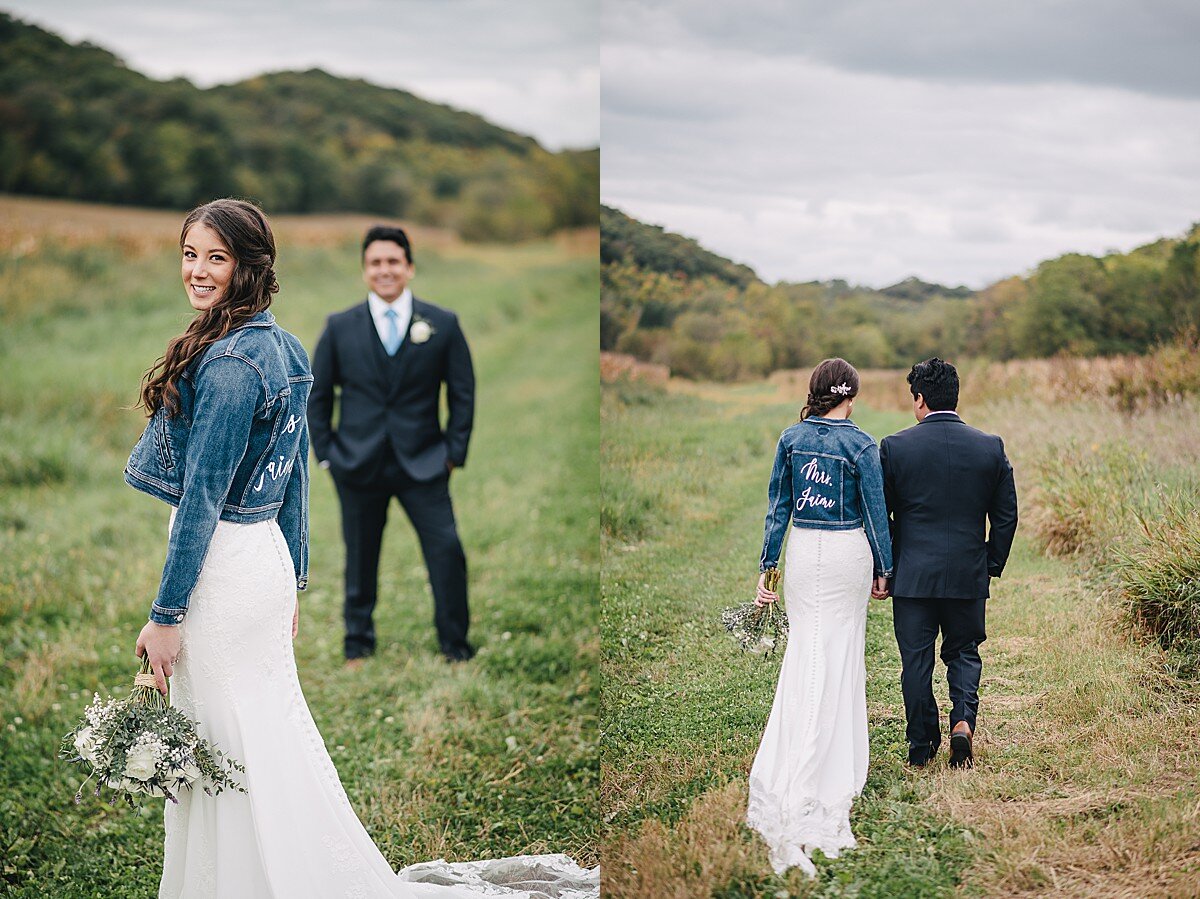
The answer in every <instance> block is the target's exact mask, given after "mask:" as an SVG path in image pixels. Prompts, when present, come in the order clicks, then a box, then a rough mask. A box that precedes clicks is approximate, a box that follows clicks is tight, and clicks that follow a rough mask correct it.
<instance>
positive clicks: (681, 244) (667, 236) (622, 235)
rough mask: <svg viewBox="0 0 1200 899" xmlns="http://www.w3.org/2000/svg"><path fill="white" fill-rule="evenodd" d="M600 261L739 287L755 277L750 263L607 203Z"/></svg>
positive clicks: (602, 214) (602, 220) (602, 221)
mask: <svg viewBox="0 0 1200 899" xmlns="http://www.w3.org/2000/svg"><path fill="white" fill-rule="evenodd" d="M600 262H601V263H602V264H604V265H608V264H610V263H625V264H629V265H636V266H638V267H640V268H642V269H645V270H647V271H652V272H661V273H662V274H665V275H675V274H682V275H686V276H687V277H690V278H695V277H703V276H705V275H711V276H712V277H714V278H716V279H717V280H719V281H724V282H725V283H727V284H734V285H737V286H738V287H745V286H746V285H747V284H749V283H750V282H752V281H757V280H758V276H757V275H756V274H755V273H754V270H753V269H751V268H750V267H749V266H745V265H738V264H737V263H736V262H731V261H729V260H728V259H725V258H724V257H721V256H718V255H717V254H716V253H712V252H710V251H708V250H706V249H704V247H702V246H700V244H699V243H697V242H696V241H694V240H692V239H691V238H690V237H684V236H682V235H680V234H674V233H672V232H670V231H666V230H664V229H663V228H661V227H659V226H658V225H647V224H645V223H644V222H639V221H638V220H637V219H635V218H631V217H629V216H627V215H626V214H625V213H623V212H621V210H619V209H613V208H612V207H610V206H601V207H600Z"/></svg>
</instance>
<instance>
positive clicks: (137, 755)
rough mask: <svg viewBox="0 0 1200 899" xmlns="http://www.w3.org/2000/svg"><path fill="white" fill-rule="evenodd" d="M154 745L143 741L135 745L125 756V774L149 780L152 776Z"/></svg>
mask: <svg viewBox="0 0 1200 899" xmlns="http://www.w3.org/2000/svg"><path fill="white" fill-rule="evenodd" d="M154 768H155V760H154V747H153V746H149V745H147V744H145V743H143V744H141V745H140V746H135V747H133V749H131V750H130V751H129V755H127V756H125V776H126V777H132V778H135V779H137V780H149V779H150V778H152V777H153V776H154Z"/></svg>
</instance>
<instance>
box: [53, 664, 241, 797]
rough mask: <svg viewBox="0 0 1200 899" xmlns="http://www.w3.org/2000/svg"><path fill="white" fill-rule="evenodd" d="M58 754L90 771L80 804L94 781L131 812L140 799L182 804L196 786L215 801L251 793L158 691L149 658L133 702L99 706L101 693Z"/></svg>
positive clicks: (232, 764) (230, 763) (234, 766)
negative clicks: (229, 793)
mask: <svg viewBox="0 0 1200 899" xmlns="http://www.w3.org/2000/svg"><path fill="white" fill-rule="evenodd" d="M59 755H60V757H62V758H65V759H66V760H67V761H69V762H72V763H74V764H79V765H83V766H84V767H86V768H87V769H88V770H89V773H88V776H87V778H86V779H85V780H84V782H83V784H81V785H80V787H79V791H78V792H77V793H76V794H75V801H76V802H77V803H78V802H81V801H83V788H84V786H86V785H87V783H88V781H90V780H91V779H92V778H93V777H95V778H96V788H95V795H97V796H99V795H100V792H101V790H102V788H104V787H106V786H107V787H108V788H109V789H111V790H112V791H113V796H112V801H113V802H116V801H117V799H120V798H124V799H125V800H126V802H128V803H129V804H130V805H133V804H134V798H135V797H141V796H165V797H166V798H167V799H170V800H171V801H172V802H178V801H179V799H178V798H177V796H178V793H179V792H180V791H181V790H187V789H191V788H192V787H193V786H194V785H195V784H196V783H197V782H199V783H201V784H202V785H203V787H204V791H205V792H206V793H208V794H209V795H216V794H218V793H220V792H221V791H222V790H225V789H233V790H237V791H238V792H241V793H244V792H246V790H245V789H244V788H243V787H242V786H241V785H240V784H238V783H236V782H235V781H234V780H233V777H232V773H233V772H234V771H240V772H243V773H244V772H245V770H246V769H245V768H244V767H243V766H242V765H241V764H239V763H238V762H237V761H235V760H234V759H232V758H229V757H227V756H225V754H224V753H222V752H221V750H219V749H216V748H214V747H213V746H212V745H210V744H209V742H208V741H207V740H205V739H204V738H203V737H201V736H200V735H199V733H198V732H197V730H196V722H194V721H193V720H192V719H190V718H188V717H187V715H185V714H183V712H181V711H179V709H177V708H175V707H173V706H172V705H171V704H170V702H169V700H168V698H167V697H166V696H164V695H163V694H162V693H159V692H158V688H157V687H156V686H155V682H154V675H153V673H152V672H151V670H150V660H149V659H148V658H147V657H145V656H143V658H142V664H141V670H140V671H139V672H138V674H137V676H136V677H135V678H134V680H133V689H132V690H130V692H129V696H127V697H126V698H125V699H113V698H111V697H110V698H109V699H106V700H101V699H100V695H99V694H95V697H94V699H93V700H92V704H91V705H90V706H88V707H87V708H86V709H84V712H83V719H82V720H81V721H80V722H79V724H77V725H76V726H75V728H74V730H72V731H71V732H70V733H69V734H67V735H66V736H65V737H63V742H62V749H61V750H60V752H59Z"/></svg>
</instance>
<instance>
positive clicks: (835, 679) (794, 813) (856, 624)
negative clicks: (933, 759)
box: [746, 527, 872, 875]
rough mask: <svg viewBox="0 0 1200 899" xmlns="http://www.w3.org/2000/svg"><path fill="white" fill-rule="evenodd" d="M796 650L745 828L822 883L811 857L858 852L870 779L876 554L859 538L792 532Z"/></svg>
mask: <svg viewBox="0 0 1200 899" xmlns="http://www.w3.org/2000/svg"><path fill="white" fill-rule="evenodd" d="M790 530H791V535H790V536H789V537H788V545H787V556H786V560H787V564H786V566H785V567H784V574H783V581H784V588H783V598H784V601H785V605H786V607H787V615H788V642H787V649H786V650H784V654H783V664H782V665H781V667H780V670H779V683H778V685H777V687H776V689H775V701H774V704H773V705H772V706H771V716H770V718H769V719H768V721H767V727H766V730H765V731H764V733H763V737H762V742H761V744H760V745H759V749H758V755H757V756H755V759H754V765H753V767H752V768H751V770H750V802H749V807H748V810H747V813H746V822H747V823H748V824H749V825H750V827H752V828H753V829H754V830H757V831H758V832H759V833H760V834H762V837H763V839H764V840H765V841H766V843H767V847H768V849H769V851H770V857H771V865H772V867H774V869H775V870H776V871H777V872H779V873H781V874H782V873H783V872H784V871H785V870H787V869H788V868H790V867H793V866H799V867H800V868H801V869H802V870H804V871H805V872H806V873H807V874H810V875H812V874H815V873H816V867H815V866H814V865H813V863H812V858H811V856H812V853H813V851H814V850H817V849H820V850H821V851H822V852H824V853H825V855H826V856H828V857H830V858H836V857H837V855H838V853H839V852H841V850H843V849H853V848H854V847H855V845H856V843H855V840H854V834H853V833H851V832H850V804H851V802H852V801H853V800H854V797H855V796H857V795H858V794H859V793H860V792H861V791H862V788H863V784H864V783H865V782H866V779H867V755H868V745H867V697H866V676H867V671H866V661H865V658H864V651H865V642H866V620H867V605H868V603H869V601H870V600H869V597H870V592H871V577H872V563H871V547H870V545H869V544H868V543H867V537H866V534H865V533H864V532H863V531H861V530H845V531H832V530H818V529H815V528H796V527H793V528H791V529H790Z"/></svg>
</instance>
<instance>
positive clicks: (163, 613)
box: [150, 603, 187, 627]
mask: <svg viewBox="0 0 1200 899" xmlns="http://www.w3.org/2000/svg"><path fill="white" fill-rule="evenodd" d="M186 613H187V609H164V608H163V607H162V606H160V605H158V604H157V603H156V604H155V605H153V606H151V607H150V620H151V621H153V622H154V623H155V624H165V625H167V626H168V627H174V626H175V625H177V624H181V623H182V622H183V616H184V615H185V614H186Z"/></svg>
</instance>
